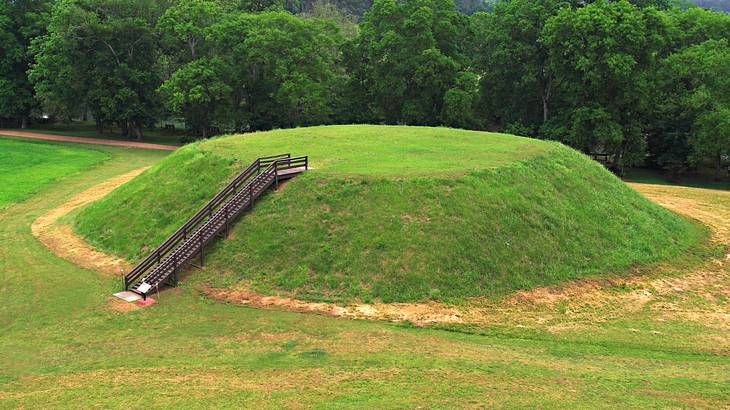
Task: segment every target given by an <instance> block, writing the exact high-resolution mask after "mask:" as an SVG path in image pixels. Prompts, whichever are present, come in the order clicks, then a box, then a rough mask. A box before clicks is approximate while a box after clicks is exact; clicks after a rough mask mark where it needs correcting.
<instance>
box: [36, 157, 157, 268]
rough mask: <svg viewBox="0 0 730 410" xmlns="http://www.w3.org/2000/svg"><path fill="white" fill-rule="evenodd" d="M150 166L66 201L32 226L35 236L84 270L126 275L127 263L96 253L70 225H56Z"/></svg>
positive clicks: (110, 180) (117, 177)
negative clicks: (61, 219) (65, 216)
mask: <svg viewBox="0 0 730 410" xmlns="http://www.w3.org/2000/svg"><path fill="white" fill-rule="evenodd" d="M147 168H149V167H145V168H139V169H136V170H134V171H131V172H128V173H126V174H122V175H119V176H116V177H114V178H111V179H109V180H107V181H104V182H102V183H101V184H99V185H96V186H93V187H91V188H89V189H87V190H86V191H83V192H81V193H79V194H76V195H74V196H73V197H72V198H71V199H69V200H68V201H66V202H64V203H63V204H61V205H60V206H58V207H57V208H54V209H52V210H50V211H48V212H46V213H45V214H43V215H41V216H40V217H39V218H38V219H36V220H35V221H34V222H33V224H32V225H31V232H32V233H33V236H35V237H36V238H38V239H39V240H40V241H41V242H42V243H43V244H44V245H45V246H46V247H47V248H48V249H50V250H51V251H52V252H53V253H55V254H56V255H58V256H60V257H62V258H64V259H66V260H69V261H71V262H73V263H75V264H76V265H79V266H81V267H82V268H84V269H89V270H93V271H99V272H104V273H109V274H114V275H120V274H123V273H125V272H127V271H129V270H130V269H131V266H130V265H129V263H127V261H125V260H123V259H121V258H117V257H116V256H113V255H108V254H106V253H103V252H100V251H98V250H96V249H95V248H94V247H93V246H91V245H89V244H88V243H87V242H86V241H84V240H83V239H82V238H81V237H79V236H78V235H76V234H75V233H74V232H73V230H72V229H71V227H70V226H68V225H63V224H57V223H56V222H57V221H58V220H59V219H60V218H61V217H63V216H64V215H66V214H68V213H69V212H71V211H73V210H74V209H76V208H79V207H81V206H84V205H86V204H89V203H91V202H94V201H98V200H99V199H101V198H103V197H104V196H106V195H107V194H109V193H110V192H111V191H113V190H114V189H116V188H117V187H119V186H121V185H123V184H124V183H126V182H128V181H129V180H131V179H132V178H134V177H136V176H137V175H139V174H141V173H142V172H143V171H145V170H146V169H147Z"/></svg>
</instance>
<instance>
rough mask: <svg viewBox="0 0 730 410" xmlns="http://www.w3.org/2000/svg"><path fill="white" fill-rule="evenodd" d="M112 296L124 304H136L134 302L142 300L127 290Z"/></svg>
mask: <svg viewBox="0 0 730 410" xmlns="http://www.w3.org/2000/svg"><path fill="white" fill-rule="evenodd" d="M114 296H116V297H118V298H119V299H121V300H123V301H125V302H136V301H138V300H140V299H142V296H140V295H138V294H136V293H134V292H130V291H128V290H125V291H124V292H117V293H115V294H114Z"/></svg>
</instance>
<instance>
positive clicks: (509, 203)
mask: <svg viewBox="0 0 730 410" xmlns="http://www.w3.org/2000/svg"><path fill="white" fill-rule="evenodd" d="M279 152H292V154H293V155H301V154H307V155H310V156H311V158H312V165H313V167H314V170H312V171H309V172H308V173H307V174H306V175H303V176H300V177H297V178H296V179H294V180H292V181H291V182H290V183H288V184H287V186H286V188H285V189H283V190H282V191H281V192H278V193H274V194H270V195H267V196H266V197H265V198H264V200H263V201H262V202H261V203H259V204H257V206H256V207H255V209H254V211H253V212H252V213H251V214H248V215H246V216H245V217H244V221H243V222H242V223H240V224H238V225H237V226H236V227H235V229H234V231H233V235H232V239H231V240H228V241H223V242H221V243H219V244H218V245H217V246H216V247H215V249H214V250H213V251H212V252H211V253H210V254H209V263H208V268H207V269H205V270H204V271H203V272H198V273H196V274H195V275H194V276H193V278H192V280H193V281H196V282H198V283H200V284H201V285H210V286H214V287H217V288H221V287H238V288H241V287H243V288H248V289H251V290H254V291H256V292H259V293H263V294H268V295H272V294H280V295H285V296H294V297H297V298H300V299H306V300H325V301H338V302H347V303H350V302H368V303H369V302H372V301H384V302H394V301H425V300H429V299H435V300H446V301H450V302H457V301H461V300H464V299H466V298H469V297H474V296H501V295H504V294H505V293H507V292H510V291H513V290H518V289H530V288H532V287H534V286H538V285H547V284H554V283H559V282H561V281H565V280H569V279H575V278H578V277H585V276H590V275H595V274H599V273H600V274H605V273H615V272H622V271H624V270H626V269H627V268H630V267H632V266H635V265H637V264H645V263H652V262H656V261H659V260H662V259H666V258H668V257H671V256H674V255H677V254H679V253H680V252H683V251H685V250H687V249H688V248H689V247H691V246H693V245H695V244H697V243H698V242H699V241H700V240H701V238H702V237H703V236H704V235H705V231H704V230H703V229H701V228H700V227H698V226H696V225H694V224H692V223H690V222H689V221H687V220H685V219H683V218H680V217H678V216H676V215H675V214H672V213H670V212H668V211H666V210H665V209H663V208H661V207H659V206H657V205H655V204H652V203H650V202H649V201H647V200H646V199H644V198H643V197H641V196H640V195H637V194H636V192H634V191H633V190H631V189H630V188H628V187H626V186H625V184H623V183H622V182H621V181H620V180H618V179H617V178H615V177H614V176H613V175H612V174H610V173H609V172H608V171H606V170H605V169H604V168H603V167H601V166H600V165H598V164H596V163H595V162H593V161H590V160H588V159H587V158H586V157H585V156H583V155H581V154H578V153H577V152H575V151H573V150H570V149H568V148H565V147H562V146H560V145H558V144H552V143H547V142H543V141H536V140H531V139H527V138H518V137H513V136H507V135H500V134H488V133H482V132H470V131H461V130H452V129H445V128H426V127H384V126H336V127H313V128H304V129H294V130H280V131H274V132H270V133H256V134H251V135H243V136H233V137H225V138H218V139H214V140H211V141H208V142H204V143H200V144H195V145H191V146H188V147H186V148H183V149H182V150H180V151H179V152H177V153H175V154H174V155H172V156H170V157H168V158H167V159H165V160H164V161H162V162H161V163H160V164H159V165H158V166H157V167H155V168H154V169H153V170H152V171H151V172H149V173H147V174H145V175H143V176H141V177H139V178H137V179H136V180H135V181H133V182H132V183H130V184H128V185H127V186H125V187H123V188H122V189H120V190H118V191H116V192H114V193H113V194H112V195H109V196H108V197H107V198H105V199H103V200H101V201H99V202H98V203H96V204H94V205H92V206H91V207H89V208H87V209H86V210H84V211H83V212H82V213H81V214H79V216H78V218H77V219H76V228H77V230H78V231H79V232H80V233H81V234H82V235H84V236H85V237H86V238H87V239H88V240H89V241H90V242H92V243H94V244H95V245H97V246H99V247H100V248H102V249H105V250H107V251H110V252H113V253H117V254H120V255H122V256H124V257H126V258H128V259H130V260H135V259H137V258H140V257H142V256H144V255H145V253H146V252H148V251H149V250H150V249H152V248H153V246H154V245H156V244H157V243H159V242H161V241H162V240H163V239H164V237H165V236H166V235H168V234H169V233H171V232H172V231H173V230H174V229H176V228H177V226H179V224H181V223H182V222H183V221H184V220H185V219H187V217H188V216H189V215H191V214H193V213H194V212H195V210H197V208H198V207H200V206H201V205H202V204H203V203H204V202H205V201H207V199H208V198H210V197H211V196H212V195H213V194H214V192H215V191H216V190H217V189H218V188H219V187H220V186H221V185H223V184H225V183H227V182H228V179H229V178H230V176H231V175H232V173H233V172H234V171H235V170H236V169H241V168H243V167H244V166H245V164H247V163H248V162H249V161H251V160H252V159H254V158H255V157H256V156H261V155H263V154H273V153H279Z"/></svg>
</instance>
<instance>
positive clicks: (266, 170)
mask: <svg viewBox="0 0 730 410" xmlns="http://www.w3.org/2000/svg"><path fill="white" fill-rule="evenodd" d="M307 169H309V159H308V157H306V156H304V157H296V158H292V157H291V155H290V154H280V155H272V156H268V157H261V158H258V159H256V160H255V161H253V162H252V163H251V165H249V166H248V167H247V168H246V169H245V170H243V171H242V172H241V173H240V174H238V175H237V176H236V177H235V178H234V179H233V180H232V181H231V182H230V183H229V184H228V185H227V186H226V187H225V188H223V189H222V190H221V191H220V192H218V193H217V194H216V195H215V196H214V197H213V199H211V200H210V201H209V202H208V203H207V204H205V206H203V208H201V209H200V210H199V211H198V212H197V213H196V214H195V215H193V217H192V218H190V219H189V220H188V221H187V222H185V224H183V225H182V226H181V227H180V228H179V229H178V230H177V231H175V233H173V234H172V235H170V237H169V238H167V239H166V240H165V241H164V242H163V243H162V245H160V246H159V247H158V248H157V249H155V250H154V251H153V252H152V253H151V254H150V255H149V256H147V257H146V258H145V259H144V260H142V261H141V262H140V263H139V264H137V266H136V267H135V268H134V269H132V271H131V272H129V273H127V274H126V275H124V289H125V290H129V291H132V292H134V293H137V294H139V295H140V296H142V298H143V299H146V298H147V295H148V294H149V293H150V292H152V291H154V290H159V288H160V287H162V286H164V285H170V286H176V285H177V282H178V273H179V272H180V269H181V268H182V267H183V265H185V264H186V263H188V262H190V261H191V260H192V259H193V258H195V257H196V256H199V257H200V261H201V264H202V262H203V254H204V248H205V245H207V244H208V243H209V242H211V241H212V240H213V239H215V237H216V236H220V235H224V234H226V235H227V234H228V230H229V228H230V226H231V224H232V223H234V222H235V221H236V220H237V218H238V217H239V216H240V215H241V213H243V212H244V211H245V210H247V209H251V207H252V206H253V204H254V202H255V201H256V200H257V199H258V198H259V197H260V196H261V195H263V194H264V192H266V191H267V190H268V189H269V188H271V187H272V186H276V185H278V184H279V181H281V180H284V179H288V178H292V177H294V176H296V175H298V174H300V173H302V172H304V171H306V170H307Z"/></svg>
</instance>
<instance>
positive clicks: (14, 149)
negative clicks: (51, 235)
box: [0, 136, 109, 208]
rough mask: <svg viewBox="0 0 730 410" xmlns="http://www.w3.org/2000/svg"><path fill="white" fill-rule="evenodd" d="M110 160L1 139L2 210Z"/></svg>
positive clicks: (91, 153)
mask: <svg viewBox="0 0 730 410" xmlns="http://www.w3.org/2000/svg"><path fill="white" fill-rule="evenodd" d="M108 158H109V154H107V153H105V152H103V151H99V150H93V149H85V148H81V147H78V146H75V147H72V146H70V145H59V144H49V143H45V142H36V141H23V140H18V139H12V138H8V137H3V136H0V208H3V207H4V206H6V205H7V204H9V203H11V202H17V201H20V200H22V199H25V198H27V197H28V196H29V195H31V194H33V193H34V192H37V191H38V190H39V189H40V188H42V187H43V186H44V185H46V184H48V183H50V182H52V181H54V180H55V179H57V178H59V177H61V176H64V175H70V174H74V173H76V172H78V171H80V170H82V169H85V168H88V167H90V166H91V165H94V164H97V163H99V162H101V161H104V160H106V159H108Z"/></svg>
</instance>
